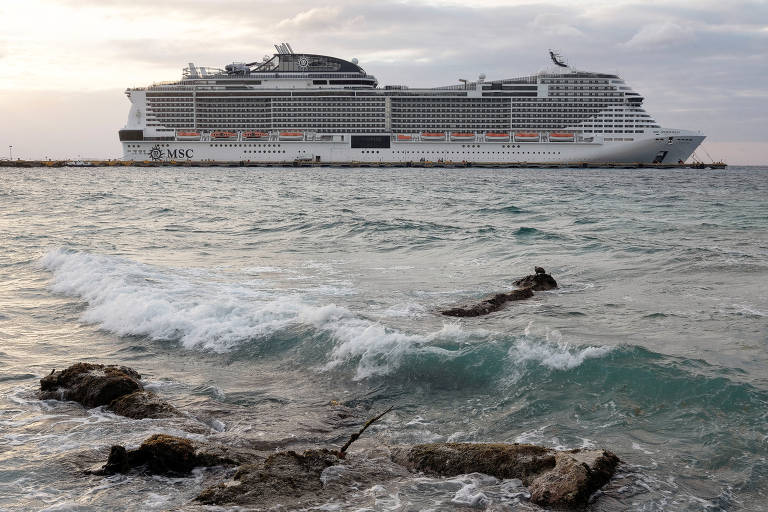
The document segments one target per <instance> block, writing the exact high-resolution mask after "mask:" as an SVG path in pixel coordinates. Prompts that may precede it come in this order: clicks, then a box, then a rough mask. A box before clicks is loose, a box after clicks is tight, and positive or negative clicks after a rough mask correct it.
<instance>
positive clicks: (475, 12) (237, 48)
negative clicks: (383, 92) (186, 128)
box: [0, 0, 768, 164]
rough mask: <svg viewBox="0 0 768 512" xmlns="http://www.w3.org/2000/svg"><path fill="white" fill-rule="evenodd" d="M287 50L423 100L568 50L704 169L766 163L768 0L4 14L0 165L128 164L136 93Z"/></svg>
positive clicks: (24, 7)
mask: <svg viewBox="0 0 768 512" xmlns="http://www.w3.org/2000/svg"><path fill="white" fill-rule="evenodd" d="M283 41H286V42H289V43H290V44H291V45H292V47H293V48H294V50H295V51H297V52H302V51H304V52H307V53H320V54H328V55H334V56H338V57H341V58H346V59H351V58H352V57H357V58H358V59H359V61H360V64H361V65H362V66H363V67H364V68H365V69H366V71H367V72H368V73H370V74H373V75H375V76H376V77H377V78H378V79H379V83H380V84H381V85H385V84H405V85H409V86H411V87H416V86H435V85H448V84H452V83H457V80H458V79H459V78H467V79H474V78H477V75H478V74H480V73H485V74H486V75H487V76H488V79H495V78H512V77H514V76H519V75H527V74H531V73H535V72H537V71H540V70H542V69H545V68H548V67H549V65H550V62H549V58H548V55H547V49H548V48H556V49H559V50H560V51H561V53H562V54H563V55H564V56H565V57H566V58H567V59H568V61H569V62H570V63H571V65H572V66H573V67H575V68H577V69H581V70H587V71H602V72H609V73H618V74H620V75H621V76H622V77H623V78H624V79H625V80H626V81H627V82H628V83H629V84H630V85H631V86H632V87H633V88H634V89H635V90H636V91H638V92H640V93H641V94H642V95H643V96H645V98H646V101H645V108H646V110H647V111H648V112H649V113H650V114H651V115H652V116H654V117H655V119H656V120H657V121H659V123H660V124H661V125H662V126H665V127H669V128H687V129H694V130H701V131H703V132H704V133H705V134H706V135H707V136H708V140H707V142H705V144H704V146H703V148H702V149H700V150H699V151H698V152H697V156H699V157H700V158H701V159H703V160H708V159H709V157H708V156H707V153H708V154H709V155H711V157H712V158H714V159H716V160H717V159H725V160H726V162H728V163H731V164H768V0H751V1H750V0H720V1H709V0H695V1H689V0H666V1H653V0H650V1H648V0H646V1H627V0H610V1H608V0H582V1H580V2H573V1H560V0H543V1H525V0H522V1H512V0H507V1H504V0H463V1H453V0H433V1H416V0H410V1H408V0H406V1H396V0H365V1H350V0H335V1H333V2H322V1H318V0H313V1H309V0H291V1H265V0H258V1H256V0H226V1H220V0H0V154H2V155H3V156H4V157H7V156H8V155H7V149H8V145H13V147H14V148H13V152H14V158H16V157H17V156H18V157H21V158H40V157H44V156H51V157H58V158H75V157H77V156H78V155H80V156H82V157H83V158H85V157H100V158H103V157H112V158H115V157H119V156H120V155H121V148H120V145H119V143H118V141H117V130H118V129H120V128H121V127H122V126H123V125H124V124H125V121H126V118H127V114H128V108H129V102H128V100H127V98H126V97H125V95H124V94H123V91H124V90H125V88H126V87H134V86H144V85H148V84H150V83H152V82H157V81H164V80H174V79H178V78H179V77H180V75H181V70H182V68H183V67H184V66H186V65H187V63H188V62H194V63H195V64H197V65H204V66H214V67H223V66H224V65H225V64H227V63H229V62H232V61H254V60H260V59H261V58H262V56H263V55H265V54H271V53H273V52H274V48H273V46H272V45H273V44H274V43H279V42H283Z"/></svg>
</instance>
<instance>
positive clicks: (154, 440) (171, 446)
mask: <svg viewBox="0 0 768 512" xmlns="http://www.w3.org/2000/svg"><path fill="white" fill-rule="evenodd" d="M236 463H237V462H236V460H235V458H233V457H227V456H226V455H222V454H217V453H212V452H209V451H206V450H204V449H200V448H199V447H197V446H196V445H195V444H194V443H193V442H192V441H190V440H189V439H185V438H183V437H176V436H169V435H166V434H155V435H153V436H150V437H149V438H147V439H146V440H144V442H143V443H141V446H139V447H138V448H137V449H136V450H126V449H125V447H124V446H120V445H115V446H112V448H111V449H110V452H109V458H108V459H107V463H106V464H105V465H104V466H103V467H102V468H101V469H99V470H97V471H95V472H94V473H95V474H97V475H113V474H115V473H127V472H128V471H131V470H134V469H140V470H143V471H145V472H147V473H151V474H159V475H174V474H179V475H183V474H188V473H190V472H191V471H192V469H194V468H196V467H198V466H222V465H234V464H236Z"/></svg>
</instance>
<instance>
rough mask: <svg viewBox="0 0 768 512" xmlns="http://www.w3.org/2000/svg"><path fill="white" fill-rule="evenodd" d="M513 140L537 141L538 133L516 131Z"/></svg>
mask: <svg viewBox="0 0 768 512" xmlns="http://www.w3.org/2000/svg"><path fill="white" fill-rule="evenodd" d="M515 142H539V134H538V133H533V132H518V133H516V134H515Z"/></svg>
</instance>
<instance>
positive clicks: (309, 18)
mask: <svg viewBox="0 0 768 512" xmlns="http://www.w3.org/2000/svg"><path fill="white" fill-rule="evenodd" d="M340 13H341V9H340V8H339V7H313V8H312V9H309V10H307V11H301V12H299V13H298V14H296V15H295V16H292V17H290V18H286V19H283V20H281V21H280V22H279V23H278V24H277V28H279V29H286V28H303V29H307V28H317V27H328V26H330V25H331V24H334V23H337V22H338V21H339V14H340Z"/></svg>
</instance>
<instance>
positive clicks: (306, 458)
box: [196, 449, 341, 508]
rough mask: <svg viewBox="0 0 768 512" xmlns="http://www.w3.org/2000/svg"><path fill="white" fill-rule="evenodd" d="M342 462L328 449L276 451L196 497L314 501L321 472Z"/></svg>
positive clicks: (217, 501) (210, 501)
mask: <svg viewBox="0 0 768 512" xmlns="http://www.w3.org/2000/svg"><path fill="white" fill-rule="evenodd" d="M340 462H341V461H340V460H339V458H338V457H337V456H336V453H335V452H333V451H331V450H326V449H322V450H306V451H305V452H304V453H301V454H299V453H296V452H294V451H286V452H278V453H275V454H273V455H270V456H269V457H267V459H266V460H265V461H264V463H263V464H246V465H243V466H241V467H240V468H239V469H238V470H237V473H235V476H234V480H233V481H232V482H225V483H222V484H219V485H216V486H213V487H210V488H208V489H206V490H205V491H203V492H202V493H201V494H200V495H199V496H198V497H197V498H196V499H197V501H199V502H200V503H204V504H207V505H225V504H226V505H254V504H256V505H263V506H269V504H270V503H274V504H282V505H283V506H285V504H286V503H287V502H286V501H285V500H286V499H289V500H290V502H289V503H290V506H291V508H294V507H302V506H307V505H310V504H312V503H316V502H317V499H318V498H319V497H320V496H319V495H320V494H321V493H322V490H323V481H322V480H321V475H322V473H323V471H324V470H325V469H326V468H328V467H330V466H333V465H335V464H339V463H340Z"/></svg>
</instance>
